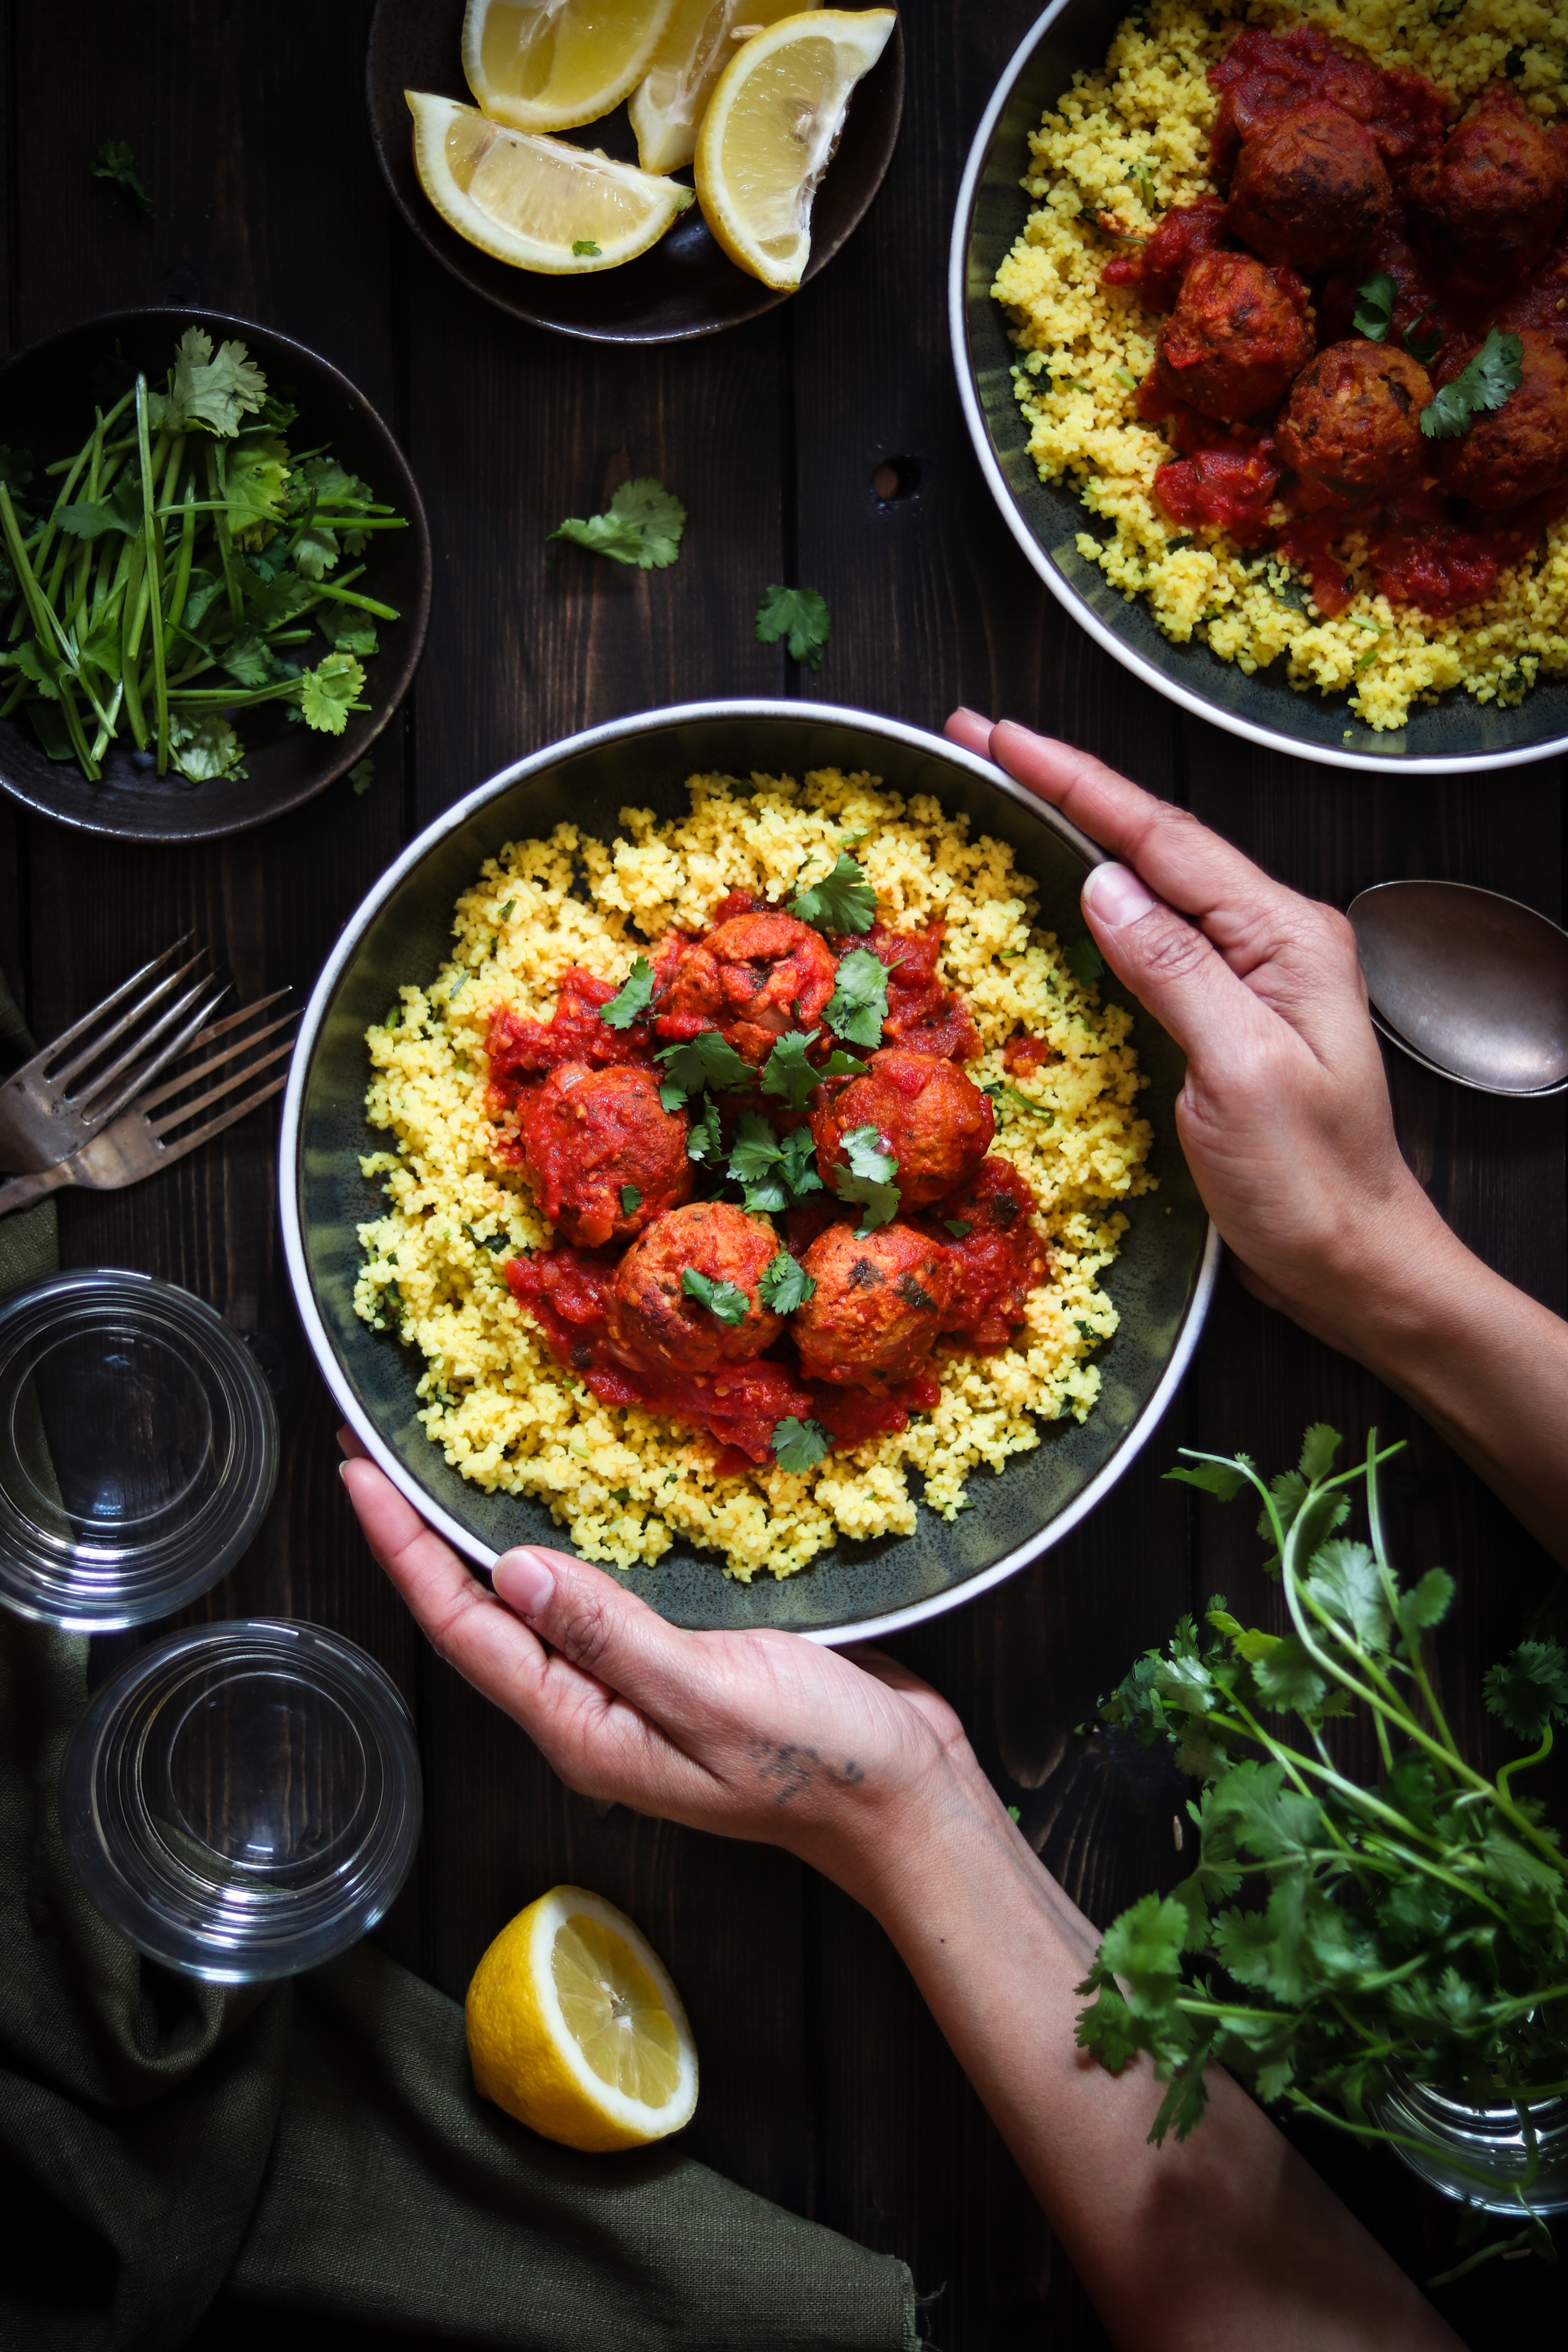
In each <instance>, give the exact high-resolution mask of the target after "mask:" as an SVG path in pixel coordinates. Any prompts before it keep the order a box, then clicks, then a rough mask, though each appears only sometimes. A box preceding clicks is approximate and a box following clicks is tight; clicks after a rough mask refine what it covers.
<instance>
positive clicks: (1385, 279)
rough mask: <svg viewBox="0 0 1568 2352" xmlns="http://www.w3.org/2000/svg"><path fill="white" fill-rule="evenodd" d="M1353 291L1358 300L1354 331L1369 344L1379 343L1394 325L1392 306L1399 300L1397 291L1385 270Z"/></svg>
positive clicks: (1374, 274)
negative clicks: (1362, 336)
mask: <svg viewBox="0 0 1568 2352" xmlns="http://www.w3.org/2000/svg"><path fill="white" fill-rule="evenodd" d="M1355 290H1356V294H1357V297H1358V298H1359V299H1357V302H1356V306H1355V317H1354V320H1353V324H1354V328H1355V331H1356V333H1357V334H1358V335H1364V336H1365V337H1366V340H1367V341H1368V342H1369V343H1381V342H1382V341H1384V340H1385V337H1386V336H1387V333H1388V330H1389V328H1390V327H1391V326H1392V325H1393V324H1394V305H1395V303H1396V301H1397V300H1398V299H1399V289H1398V287H1397V286H1396V284H1395V283H1394V280H1393V278H1390V276H1389V275H1388V272H1387V270H1386V269H1378V270H1375V271H1374V273H1373V275H1372V276H1371V277H1370V278H1368V279H1367V281H1366V283H1365V285H1364V286H1358V287H1357V288H1356V289H1355Z"/></svg>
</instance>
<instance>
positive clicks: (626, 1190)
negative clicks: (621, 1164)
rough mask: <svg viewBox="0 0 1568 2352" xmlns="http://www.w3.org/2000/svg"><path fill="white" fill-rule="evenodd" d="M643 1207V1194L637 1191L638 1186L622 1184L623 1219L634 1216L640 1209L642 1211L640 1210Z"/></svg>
mask: <svg viewBox="0 0 1568 2352" xmlns="http://www.w3.org/2000/svg"><path fill="white" fill-rule="evenodd" d="M642 1205H643V1195H642V1193H641V1192H639V1191H638V1189H637V1187H636V1185H635V1184H622V1187H621V1213H622V1216H623V1217H630V1216H632V1215H633V1214H634V1213H635V1212H636V1211H637V1210H638V1209H640V1208H641V1207H642Z"/></svg>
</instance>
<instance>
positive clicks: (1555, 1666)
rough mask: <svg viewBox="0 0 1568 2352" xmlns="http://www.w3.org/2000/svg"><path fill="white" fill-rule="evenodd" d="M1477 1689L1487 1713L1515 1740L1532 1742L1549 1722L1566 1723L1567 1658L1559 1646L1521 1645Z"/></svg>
mask: <svg viewBox="0 0 1568 2352" xmlns="http://www.w3.org/2000/svg"><path fill="white" fill-rule="evenodd" d="M1481 1687H1482V1689H1483V1690H1484V1691H1485V1693H1486V1702H1487V1706H1488V1707H1489V1709H1490V1712H1491V1713H1492V1714H1493V1715H1495V1716H1497V1717H1499V1718H1500V1720H1501V1721H1502V1722H1503V1723H1504V1724H1506V1725H1507V1727H1508V1728H1509V1730H1510V1731H1511V1732H1512V1733H1513V1735H1514V1737H1515V1738H1518V1739H1527V1740H1530V1741H1532V1742H1533V1741H1536V1740H1539V1739H1540V1738H1541V1737H1542V1734H1543V1733H1544V1731H1545V1730H1546V1727H1547V1726H1548V1725H1549V1724H1550V1723H1552V1721H1553V1720H1555V1721H1556V1722H1558V1723H1568V1656H1565V1655H1564V1654H1563V1644H1562V1643H1561V1642H1536V1641H1531V1642H1521V1643H1520V1645H1519V1647H1518V1649H1517V1650H1515V1652H1514V1653H1513V1655H1512V1656H1511V1658H1505V1659H1504V1660H1503V1661H1502V1663H1501V1664H1500V1665H1495V1666H1493V1667H1492V1668H1491V1669H1490V1672H1489V1673H1488V1675H1487V1676H1486V1679H1485V1681H1484V1682H1483V1684H1482V1685H1481Z"/></svg>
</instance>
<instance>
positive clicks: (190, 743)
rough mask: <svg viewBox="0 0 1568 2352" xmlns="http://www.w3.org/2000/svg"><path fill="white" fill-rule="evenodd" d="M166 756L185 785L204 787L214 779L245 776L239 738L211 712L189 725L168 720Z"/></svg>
mask: <svg viewBox="0 0 1568 2352" xmlns="http://www.w3.org/2000/svg"><path fill="white" fill-rule="evenodd" d="M169 757H170V759H171V760H172V761H173V764H174V765H175V767H176V768H178V769H179V771H180V773H181V774H182V775H183V777H184V779H185V782H187V783H188V784H208V783H211V782H212V781H213V780H214V777H216V776H242V775H244V773H245V768H244V765H243V760H242V752H241V747H240V740H239V737H238V736H237V735H236V734H235V730H234V729H233V728H232V727H231V726H230V725H229V722H228V720H227V719H225V718H223V717H221V716H220V714H219V713H218V712H217V711H215V710H214V711H208V712H207V713H205V715H204V717H202V718H200V719H194V720H192V721H190V722H187V721H185V720H184V719H171V720H170V722H169Z"/></svg>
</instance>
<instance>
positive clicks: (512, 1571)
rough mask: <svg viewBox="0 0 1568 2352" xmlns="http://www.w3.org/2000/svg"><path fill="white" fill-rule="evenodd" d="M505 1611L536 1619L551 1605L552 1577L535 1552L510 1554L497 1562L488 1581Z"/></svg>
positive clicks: (553, 1582) (505, 1554)
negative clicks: (513, 1611) (511, 1610)
mask: <svg viewBox="0 0 1568 2352" xmlns="http://www.w3.org/2000/svg"><path fill="white" fill-rule="evenodd" d="M490 1581H491V1583H492V1584H493V1585H494V1586H495V1588H496V1590H497V1592H498V1593H499V1594H500V1596H501V1598H502V1600H503V1601H505V1602H506V1604H507V1608H508V1609H515V1610H516V1611H517V1614H518V1616H519V1617H537V1616H538V1614H539V1613H540V1612H541V1611H542V1610H545V1609H548V1608H549V1604H550V1596H551V1594H552V1593H553V1592H554V1591H555V1577H554V1574H553V1573H552V1571H551V1570H550V1569H549V1567H548V1566H547V1565H546V1563H545V1562H544V1561H543V1560H542V1559H540V1558H539V1556H538V1552H537V1551H509V1552H506V1553H504V1554H503V1555H502V1557H501V1558H500V1559H498V1560H497V1562H496V1569H495V1573H494V1575H493V1576H492V1577H491V1579H490Z"/></svg>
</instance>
